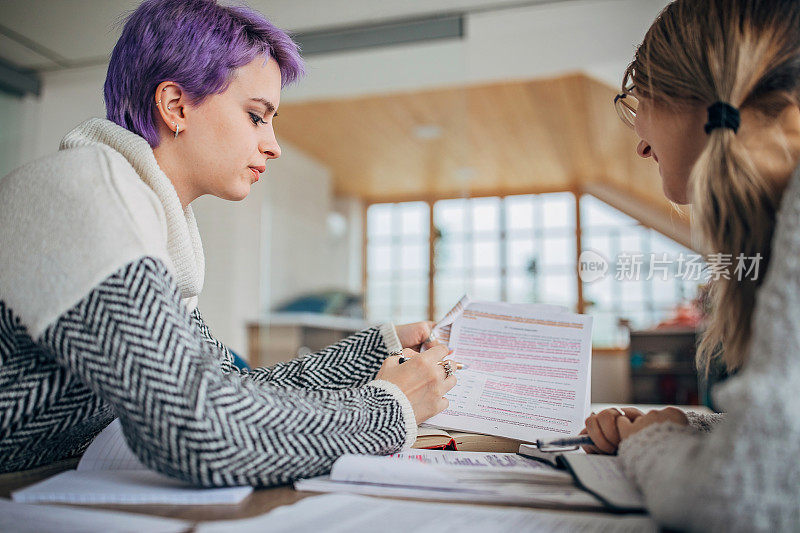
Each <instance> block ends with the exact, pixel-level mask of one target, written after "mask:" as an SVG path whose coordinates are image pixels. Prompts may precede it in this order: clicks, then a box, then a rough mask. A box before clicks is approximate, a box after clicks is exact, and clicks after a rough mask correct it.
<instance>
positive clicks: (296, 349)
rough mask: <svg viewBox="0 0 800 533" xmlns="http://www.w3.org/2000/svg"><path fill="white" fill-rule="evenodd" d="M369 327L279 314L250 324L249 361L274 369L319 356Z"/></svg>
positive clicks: (332, 318) (351, 320) (357, 322)
mask: <svg viewBox="0 0 800 533" xmlns="http://www.w3.org/2000/svg"><path fill="white" fill-rule="evenodd" d="M367 327H369V324H368V323H367V322H366V321H364V320H361V319H355V318H345V317H337V316H331V315H322V314H315V313H275V314H272V315H269V316H268V317H264V318H262V319H259V320H255V321H252V322H249V323H248V324H247V361H248V363H249V364H250V365H251V366H271V365H274V364H275V363H280V362H283V361H289V360H290V359H293V358H294V357H297V356H298V355H302V354H304V353H308V352H316V351H319V350H322V349H323V348H325V347H327V346H330V345H331V344H335V343H337V342H339V341H340V340H342V339H343V338H345V337H347V336H349V335H352V334H353V333H355V332H357V331H361V330H362V329H364V328H367Z"/></svg>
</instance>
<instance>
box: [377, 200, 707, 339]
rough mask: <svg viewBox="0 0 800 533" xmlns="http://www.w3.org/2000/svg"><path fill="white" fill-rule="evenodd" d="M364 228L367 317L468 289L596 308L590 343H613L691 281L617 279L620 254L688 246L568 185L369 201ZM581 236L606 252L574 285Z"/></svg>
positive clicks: (435, 309) (687, 293)
mask: <svg viewBox="0 0 800 533" xmlns="http://www.w3.org/2000/svg"><path fill="white" fill-rule="evenodd" d="M577 206H580V220H581V228H580V231H578V228H577V227H576V224H577V221H578V218H579V217H578V216H577V215H578V213H576V208H577ZM431 216H432V219H431ZM431 222H432V223H431ZM431 232H432V234H431ZM366 234H367V235H366V246H367V249H366V259H367V260H366V272H365V279H366V312H367V317H368V319H369V320H372V321H379V320H389V321H393V322H395V323H405V322H413V321H417V320H423V319H426V318H430V319H436V318H439V317H441V316H442V315H444V313H446V312H447V310H448V309H450V307H452V305H453V304H454V303H455V302H456V301H457V300H458V298H460V297H461V295H463V294H465V293H466V294H469V295H470V297H471V298H473V299H476V300H497V301H507V302H515V303H531V302H542V303H549V304H557V305H563V306H566V307H567V308H569V309H571V310H580V311H583V312H586V313H588V314H591V315H594V316H595V326H594V338H593V343H594V345H595V346H598V347H616V346H620V345H623V344H625V343H626V342H627V340H626V339H625V337H624V335H625V331H624V330H622V329H621V328H620V326H619V321H620V319H626V320H630V322H631V324H632V325H633V326H634V327H638V328H643V327H650V326H653V325H655V324H656V323H658V321H660V320H662V319H663V318H664V317H666V316H667V315H668V314H669V313H670V312H671V311H672V310H673V309H674V308H675V306H677V305H678V304H680V303H682V302H685V301H687V300H690V299H692V298H693V297H694V295H695V293H696V289H697V283H696V282H692V281H685V280H680V279H675V277H674V276H672V279H668V280H662V279H661V277H651V279H645V278H646V276H642V278H641V279H637V280H618V279H616V278H617V276H615V273H616V267H617V265H616V262H615V261H616V258H617V256H618V255H619V254H620V253H622V252H632V253H637V254H641V255H642V257H643V258H644V259H645V260H649V259H650V258H651V257H652V256H653V254H655V255H658V254H659V253H666V254H667V255H668V256H669V257H671V258H674V257H677V255H678V254H680V253H687V254H689V253H692V252H691V251H690V250H688V249H686V248H683V247H682V246H680V245H679V244H677V243H675V242H674V241H672V240H670V239H668V238H667V237H664V236H663V235H661V234H660V233H658V232H656V231H654V230H651V229H649V228H646V227H644V226H642V225H641V224H639V223H638V222H637V221H636V220H634V219H632V218H630V217H628V216H627V215H624V214H623V213H621V212H619V211H617V210H616V209H614V208H612V207H611V206H609V205H607V204H605V203H603V202H601V201H600V200H597V199H596V198H594V197H592V196H589V195H582V196H581V197H580V198H579V199H578V198H576V196H575V194H573V193H572V192H560V193H547V194H536V195H533V194H531V195H515V196H505V197H480V198H459V199H446V200H438V201H435V202H431V203H428V202H404V203H378V204H372V205H370V206H369V207H368V209H367V228H366ZM579 236H580V237H579ZM578 238H580V239H581V250H587V249H590V250H595V251H598V252H600V253H601V254H603V255H604V256H605V257H607V258H608V259H609V262H610V267H609V272H608V274H607V275H606V276H605V277H604V278H603V279H602V280H598V281H594V282H592V283H582V284H581V282H580V280H579V277H578V273H577V272H578V269H577V260H578V258H577V250H578V240H577V239H578ZM431 244H432V246H431ZM648 264H649V263H648ZM430 265H435V268H434V269H433V270H431V268H430ZM644 266H645V271H646V267H647V266H648V265H644ZM671 268H673V270H674V265H673V266H672V267H671Z"/></svg>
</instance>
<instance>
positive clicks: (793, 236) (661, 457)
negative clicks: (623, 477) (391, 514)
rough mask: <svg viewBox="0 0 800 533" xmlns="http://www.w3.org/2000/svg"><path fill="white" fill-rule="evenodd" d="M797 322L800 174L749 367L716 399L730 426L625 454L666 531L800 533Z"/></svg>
mask: <svg viewBox="0 0 800 533" xmlns="http://www.w3.org/2000/svg"><path fill="white" fill-rule="evenodd" d="M720 311H721V312H724V310H720ZM798 324H800V169H798V170H797V171H795V174H794V176H793V177H792V179H791V182H790V184H789V186H788V188H787V190H786V192H785V195H784V198H783V201H782V205H781V209H780V212H779V214H778V223H777V228H776V231H775V236H774V238H773V243H772V258H771V260H770V266H769V271H768V272H767V276H766V278H765V280H764V284H763V285H762V287H761V288H760V290H759V292H758V296H757V300H756V308H755V313H754V317H753V336H752V345H751V349H750V354H749V358H748V361H747V363H746V365H745V367H744V368H743V369H742V370H741V371H740V372H739V373H737V374H736V376H735V377H732V378H729V379H728V380H727V381H726V382H725V383H724V384H722V385H719V386H718V387H717V389H716V390H715V391H714V400H715V402H717V404H718V405H720V406H722V408H723V409H724V410H725V411H726V415H725V417H724V419H717V420H716V421H715V422H716V423H713V424H709V422H710V421H711V420H709V419H708V418H697V417H693V418H691V419H690V423H691V424H690V426H688V427H684V426H678V425H676V424H673V423H665V424H657V425H653V426H650V427H647V428H645V429H644V430H642V431H641V432H639V433H637V434H635V435H633V436H632V437H631V438H629V439H626V440H625V441H623V442H622V444H621V446H620V449H619V456H620V457H621V459H622V462H623V464H624V466H625V469H626V471H627V472H628V474H629V475H630V476H631V477H632V478H633V479H634V480H635V481H636V483H637V484H638V485H639V487H640V488H641V489H642V491H643V493H644V495H645V498H646V500H647V507H648V509H649V511H650V513H651V514H652V515H653V517H654V518H656V519H657V520H658V521H659V522H660V523H661V524H663V525H665V526H669V527H673V528H679V529H686V530H691V531H721V532H722V531H725V532H728V531H748V532H749V531H800V326H799V325H798ZM702 426H705V427H702ZM704 430H708V431H704Z"/></svg>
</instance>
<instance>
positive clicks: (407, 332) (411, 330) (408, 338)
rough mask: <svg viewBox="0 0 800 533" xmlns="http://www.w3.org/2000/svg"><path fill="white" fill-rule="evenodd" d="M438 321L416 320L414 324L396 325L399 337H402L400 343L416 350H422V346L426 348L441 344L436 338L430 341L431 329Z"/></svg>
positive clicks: (404, 346)
mask: <svg viewBox="0 0 800 533" xmlns="http://www.w3.org/2000/svg"><path fill="white" fill-rule="evenodd" d="M435 324H436V322H430V321H425V322H414V323H413V324H404V325H402V326H396V327H395V328H394V329H395V331H396V332H397V338H398V339H400V344H401V345H402V346H403V348H411V349H412V350H414V351H417V352H418V351H420V349H421V348H422V346H423V345H424V346H425V349H428V348H431V347H433V346H436V345H437V344H439V343H438V342H436V341H435V340H433V341H431V342H429V341H428V339H430V336H431V331H432V330H433V326H434V325H435Z"/></svg>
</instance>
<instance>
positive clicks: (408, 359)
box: [397, 357, 466, 370]
mask: <svg viewBox="0 0 800 533" xmlns="http://www.w3.org/2000/svg"><path fill="white" fill-rule="evenodd" d="M410 360H411V357H401V358H400V360H399V361H398V362H397V363H398V364H400V365H402V364H403V363H405V362H406V361H410ZM437 364H438V365H441V366H444V361H439V362H438V363H437ZM451 364H452V365H453V366H454V369H455V370H461V369H463V368H466V366H465V365H464V364H463V363H458V362H456V361H453V362H452V363H451Z"/></svg>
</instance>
